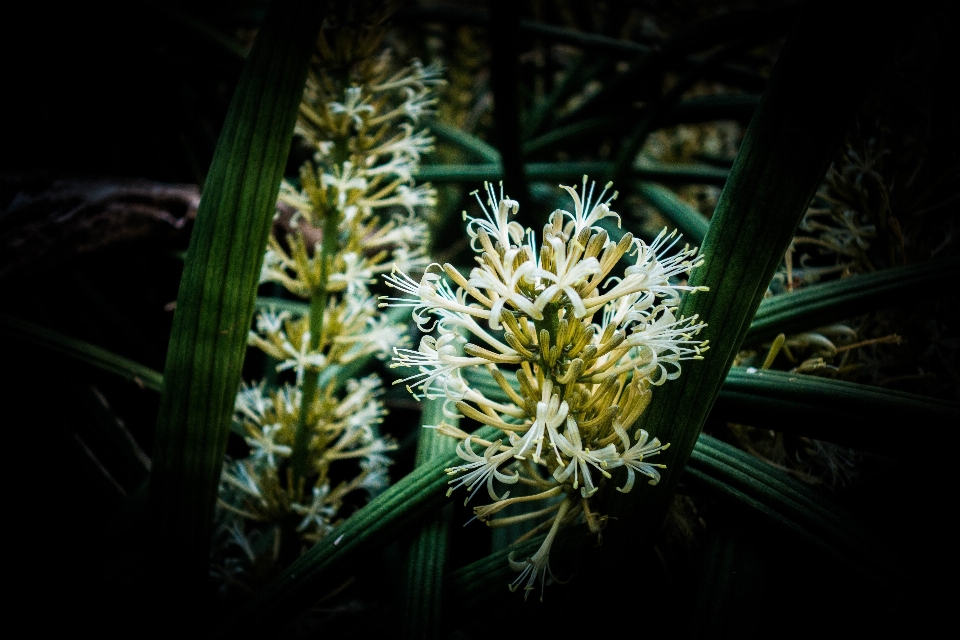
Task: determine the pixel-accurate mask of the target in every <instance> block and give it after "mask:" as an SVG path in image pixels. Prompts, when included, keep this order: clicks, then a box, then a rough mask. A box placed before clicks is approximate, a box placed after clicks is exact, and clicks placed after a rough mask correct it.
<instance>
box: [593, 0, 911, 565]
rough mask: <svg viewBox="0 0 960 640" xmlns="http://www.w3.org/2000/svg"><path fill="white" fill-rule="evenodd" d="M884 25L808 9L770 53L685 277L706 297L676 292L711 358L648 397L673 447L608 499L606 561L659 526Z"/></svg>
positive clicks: (880, 56) (867, 71) (885, 48)
mask: <svg viewBox="0 0 960 640" xmlns="http://www.w3.org/2000/svg"><path fill="white" fill-rule="evenodd" d="M892 22H893V21H892V20H891V16H890V15H889V12H883V11H879V12H877V13H876V14H872V15H871V17H870V19H869V23H868V24H867V23H863V22H862V21H861V16H857V18H856V21H852V19H848V18H847V17H846V14H841V15H837V16H834V18H833V19H830V18H829V17H825V16H824V15H822V12H820V11H809V12H807V13H806V15H805V17H804V18H803V19H802V20H801V21H800V24H798V25H797V29H796V32H795V33H794V35H793V36H792V37H791V38H790V39H789V40H788V42H787V45H786V46H785V48H784V50H783V52H782V53H781V54H780V58H779V59H778V61H777V65H776V67H775V68H774V71H773V74H772V76H771V79H770V83H769V85H768V87H767V90H766V91H765V92H764V95H763V99H762V101H761V103H760V106H759V107H758V108H757V111H756V113H755V115H754V118H753V120H752V121H751V123H750V126H749V128H748V129H747V133H746V136H745V138H744V141H743V143H742V145H741V148H740V152H739V154H738V156H737V160H736V162H735V164H734V167H733V169H732V171H731V175H730V179H729V180H728V181H727V185H726V187H725V188H724V191H723V194H722V195H721V197H720V201H719V203H718V205H717V209H716V212H715V213H714V216H713V219H712V221H711V225H710V229H709V231H708V232H707V237H706V239H705V242H704V246H703V257H704V258H705V264H704V265H703V266H702V267H700V268H699V269H697V270H696V271H694V273H693V275H692V277H691V280H690V284H692V285H695V286H707V287H709V289H710V290H709V293H698V294H696V295H688V296H686V297H685V299H684V300H683V302H682V304H681V307H680V311H679V313H680V314H681V315H683V316H692V315H694V314H697V315H699V316H700V318H702V319H703V320H704V321H706V322H708V323H709V326H708V327H707V329H706V330H705V331H704V332H703V334H702V335H701V337H702V338H706V339H709V341H710V351H709V352H708V353H707V354H706V360H704V361H703V362H688V363H686V364H685V365H684V368H683V374H682V375H681V376H680V378H679V379H677V380H674V381H670V382H668V383H667V384H665V385H663V386H661V387H657V388H656V389H655V391H654V394H653V401H652V402H651V405H650V407H649V408H648V410H647V412H646V413H645V415H644V417H643V426H644V428H646V429H647V431H649V432H650V433H652V434H654V435H656V436H657V437H659V438H660V440H661V441H664V442H669V443H671V446H670V448H669V449H667V450H666V451H665V452H664V455H662V456H661V458H662V459H660V460H658V462H662V463H665V464H666V465H667V469H666V473H665V474H664V477H663V480H662V481H661V483H660V484H659V485H658V486H656V487H649V486H647V485H643V486H640V487H638V489H639V490H637V489H635V490H634V492H633V493H631V494H630V495H628V496H619V495H618V496H613V497H612V499H611V500H609V504H608V505H607V506H606V507H607V508H606V512H607V513H609V514H610V515H611V516H614V517H616V518H618V520H617V521H616V526H613V527H608V532H607V534H605V544H604V554H605V555H606V559H607V561H609V562H619V561H620V559H621V558H622V557H624V556H625V555H626V554H627V553H628V548H629V547H630V546H631V545H632V544H635V541H636V536H637V534H638V533H639V532H640V529H641V528H642V530H643V531H645V532H646V533H648V534H650V533H653V532H655V531H656V530H657V529H659V526H660V523H661V522H662V520H663V516H664V514H665V513H666V510H667V507H668V505H669V504H670V500H671V496H672V494H673V491H674V490H675V488H676V485H677V483H678V482H679V479H680V475H681V473H682V472H683V469H684V467H685V465H686V463H687V460H688V458H689V456H690V454H691V452H692V451H693V447H694V444H695V443H696V440H697V436H698V435H699V433H700V429H701V427H702V425H703V423H704V422H705V420H706V418H707V415H708V414H709V413H710V410H711V408H712V406H713V402H714V399H715V398H716V396H717V394H718V393H719V391H720V386H721V385H722V384H723V381H724V379H725V377H726V374H727V371H728V370H729V368H730V365H731V364H732V362H733V358H734V356H735V355H736V353H737V350H738V349H739V347H740V344H741V343H742V342H743V339H744V337H745V335H746V333H747V329H748V327H749V325H750V320H751V318H753V316H754V314H755V313H756V310H757V307H758V306H759V305H760V300H761V299H762V297H763V294H764V291H765V290H766V288H767V283H769V281H770V278H771V277H772V276H773V273H774V271H775V269H776V267H777V265H778V264H779V263H780V260H781V258H782V256H783V253H784V251H785V249H786V247H787V245H788V244H789V242H790V240H791V238H792V237H793V235H794V232H795V230H796V227H797V224H798V223H799V221H800V218H801V217H802V215H803V213H804V211H805V210H806V208H807V205H808V203H809V202H810V199H811V198H812V197H813V194H814V193H815V191H816V189H817V186H818V185H819V184H820V181H821V180H822V178H823V175H824V172H825V171H826V169H827V166H828V165H829V162H830V160H831V158H832V156H833V153H834V150H835V149H836V147H837V145H838V144H839V142H840V140H841V139H842V137H843V135H844V133H845V132H846V130H847V127H848V126H849V124H850V122H851V121H852V119H853V117H854V115H855V114H856V111H857V109H858V108H859V106H860V104H861V102H862V100H863V97H864V95H865V93H866V91H867V90H868V89H869V88H870V86H871V85H872V84H873V81H874V80H875V79H876V77H877V76H878V73H879V71H880V70H882V69H883V68H884V67H885V63H886V62H887V61H888V60H887V58H888V57H889V52H891V51H892V45H891V41H890V34H891V30H892ZM834 34H838V35H837V36H835V35H834ZM839 34H843V36H842V37H840V36H839ZM827 43H829V45H827ZM824 85H827V86H829V90H828V91H823V90H822V89H823V87H824ZM641 511H642V512H643V513H644V517H643V519H642V522H641V518H640V516H639V514H640V512H641Z"/></svg>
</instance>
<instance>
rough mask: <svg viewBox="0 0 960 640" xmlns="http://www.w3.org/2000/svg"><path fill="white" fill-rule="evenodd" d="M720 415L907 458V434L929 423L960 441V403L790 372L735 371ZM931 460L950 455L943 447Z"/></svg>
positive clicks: (939, 435) (940, 434)
mask: <svg viewBox="0 0 960 640" xmlns="http://www.w3.org/2000/svg"><path fill="white" fill-rule="evenodd" d="M714 411H715V414H716V416H717V417H719V418H721V419H722V420H725V421H727V422H739V423H742V424H748V425H750V426H753V427H760V428H767V429H776V430H778V431H783V432H784V433H790V434H794V435H798V436H806V437H809V438H818V439H820V440H826V441H828V442H833V443H834V444H840V445H845V446H850V447H855V448H857V449H863V450H866V451H873V452H876V453H882V454H885V455H889V456H891V457H896V456H899V455H902V440H903V436H904V434H905V433H908V432H909V431H910V430H911V427H912V426H913V425H916V424H923V425H925V426H924V429H925V430H926V431H927V432H928V433H930V434H931V435H933V434H935V436H934V437H935V439H936V441H937V442H939V443H941V445H944V444H945V443H954V442H956V441H957V439H958V438H957V429H956V427H955V425H957V424H960V405H958V404H957V403H956V402H947V401H944V400H937V399H936V398H925V397H923V396H918V395H915V394H911V393H904V392H900V391H893V390H890V389H883V388H880V387H871V386H868V385H864V384H856V383H853V382H844V381H842V380H829V379H824V378H818V377H816V376H806V375H799V374H793V373H787V372H784V371H769V370H767V371H757V370H747V369H742V368H733V369H731V370H730V372H729V373H728V374H727V377H726V380H725V381H724V383H723V388H722V389H721V390H720V396H719V398H717V404H716V407H715V409H714ZM937 449H938V450H937V451H932V452H930V453H929V454H926V455H928V456H930V455H933V456H935V457H936V456H940V455H943V456H946V455H950V454H949V452H951V451H952V450H953V449H952V447H950V446H940V447H938V448H937Z"/></svg>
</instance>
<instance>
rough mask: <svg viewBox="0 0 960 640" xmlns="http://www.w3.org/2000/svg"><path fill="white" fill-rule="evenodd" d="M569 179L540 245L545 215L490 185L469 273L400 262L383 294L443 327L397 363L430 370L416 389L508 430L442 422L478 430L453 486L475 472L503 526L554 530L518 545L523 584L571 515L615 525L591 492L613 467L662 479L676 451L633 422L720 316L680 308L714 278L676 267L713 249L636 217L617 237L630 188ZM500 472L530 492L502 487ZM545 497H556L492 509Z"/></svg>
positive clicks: (486, 516)
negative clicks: (644, 228)
mask: <svg viewBox="0 0 960 640" xmlns="http://www.w3.org/2000/svg"><path fill="white" fill-rule="evenodd" d="M609 187H610V185H607V189H608V188H609ZM563 189H565V190H566V191H567V192H568V193H569V194H570V196H571V197H572V198H573V205H574V206H573V212H572V213H571V212H568V211H564V210H557V211H554V212H553V214H552V215H551V216H550V219H549V222H548V224H547V225H546V226H545V228H544V234H543V239H542V242H541V243H540V246H539V247H538V246H537V244H536V242H535V238H534V234H533V231H532V230H529V229H528V230H525V229H523V228H522V227H521V226H520V225H519V224H518V223H516V222H512V221H510V220H509V216H510V215H511V214H514V213H516V211H517V210H518V207H519V205H518V204H517V202H515V201H513V200H510V199H509V198H506V197H504V196H503V194H502V191H501V194H500V197H499V198H498V197H496V195H495V193H494V191H493V189H492V188H491V187H490V185H487V197H488V199H487V205H488V206H489V209H488V207H487V206H484V203H483V202H482V201H481V200H480V198H479V196H477V200H478V202H480V207H481V209H482V210H483V217H477V218H473V217H470V216H467V214H466V213H464V218H465V219H466V220H467V232H468V234H469V235H470V238H471V241H472V246H473V249H474V250H475V252H476V253H477V254H478V255H477V257H476V260H477V264H478V266H476V267H474V268H473V270H472V271H471V272H470V274H469V276H464V275H463V274H461V273H460V272H458V271H457V270H456V269H455V268H454V267H453V266H451V265H450V264H444V265H438V264H434V265H431V266H430V267H429V268H428V269H427V272H426V274H425V275H424V276H423V278H422V279H421V280H420V281H419V282H417V281H415V280H413V279H411V278H410V277H408V276H407V275H405V274H404V273H403V272H402V271H401V270H400V269H396V268H395V269H394V272H393V273H392V274H391V275H389V276H387V277H386V281H387V283H388V284H389V285H390V286H392V287H393V288H395V289H398V290H400V291H401V292H403V293H404V294H406V297H392V298H381V299H382V300H384V302H383V303H382V304H388V305H393V306H408V307H412V309H413V317H414V319H415V320H416V322H417V324H418V326H419V327H420V328H421V330H423V331H426V332H431V331H433V330H434V329H436V332H437V335H436V337H434V336H430V335H428V336H424V337H423V338H422V339H421V341H420V347H419V349H417V350H411V349H404V348H397V349H394V353H395V358H394V363H393V364H392V365H391V366H394V367H415V368H416V369H417V370H418V372H417V373H414V374H412V375H410V376H409V377H407V378H404V379H403V380H401V381H400V382H406V383H408V384H409V385H410V386H408V388H410V389H411V392H414V393H415V395H416V391H417V390H418V391H419V394H422V395H423V396H426V397H446V398H447V399H448V400H449V403H450V404H451V405H452V406H455V407H456V410H457V411H458V412H459V413H460V414H462V415H464V416H466V417H469V418H472V419H474V420H477V421H478V422H481V423H483V424H486V425H490V426H493V427H496V428H497V429H499V430H500V431H501V432H502V433H503V434H504V437H503V438H501V439H498V440H496V441H493V442H489V441H484V440H479V439H477V438H475V437H473V436H470V435H468V434H466V433H465V432H463V431H460V430H459V429H456V428H454V427H451V426H449V425H445V424H444V425H440V429H441V431H442V432H443V433H446V434H448V435H452V436H455V437H458V438H460V439H462V442H461V443H460V444H459V445H458V448H457V454H458V455H459V457H460V458H461V459H462V460H463V461H464V464H462V465H460V466H457V467H454V468H451V469H448V473H450V474H451V475H455V476H457V477H456V478H455V479H453V480H451V485H452V487H451V491H452V490H454V489H456V488H459V487H464V488H466V489H467V490H468V491H470V495H469V496H468V498H467V500H468V501H469V500H470V499H471V498H472V497H473V496H474V495H475V494H476V493H477V492H478V491H479V490H480V488H481V487H485V488H486V491H487V494H488V495H489V496H490V498H491V500H493V501H494V502H493V504H490V505H485V506H480V507H476V508H475V513H476V515H477V517H478V518H479V519H480V520H483V521H486V522H487V524H488V525H490V526H506V525H507V524H514V523H516V522H519V521H523V520H530V521H533V522H537V524H536V525H535V526H534V528H533V529H532V530H531V531H530V532H529V533H528V534H527V536H531V535H534V534H536V533H539V532H542V531H547V532H548V533H547V538H546V540H545V541H544V543H543V544H542V546H541V547H540V550H539V551H538V552H537V553H535V554H534V555H533V556H532V557H530V558H529V559H526V560H524V561H519V562H517V561H511V564H512V566H513V567H514V568H515V569H516V570H519V571H522V573H521V574H520V576H519V577H518V578H517V580H516V581H515V582H514V583H513V585H512V587H513V588H516V587H518V586H519V585H520V584H522V583H523V582H524V581H526V585H525V589H526V590H527V592H528V593H529V591H530V590H532V589H533V587H534V583H535V582H536V580H537V578H538V577H539V578H540V579H541V581H545V580H546V576H547V573H548V572H549V564H548V562H549V551H550V547H551V545H552V543H553V540H554V538H555V536H556V534H557V531H558V530H559V528H560V527H561V526H563V525H565V524H569V523H573V522H575V521H578V520H579V519H584V520H586V521H587V523H588V524H589V525H590V527H591V529H592V530H594V531H595V532H596V531H599V528H600V526H601V524H602V521H603V519H602V518H601V517H599V516H598V515H597V514H596V512H595V511H594V510H593V509H591V507H590V500H591V498H593V497H594V495H595V494H596V493H597V492H598V491H599V490H601V488H602V487H603V486H605V485H606V484H607V483H606V482H605V481H606V479H609V478H611V471H613V470H614V469H617V468H619V467H624V468H625V470H626V480H625V483H624V485H623V486H620V487H616V489H617V490H618V491H622V492H628V491H630V490H631V489H632V488H633V486H634V483H635V481H636V475H637V474H640V475H643V476H645V477H646V478H648V479H649V483H650V484H655V483H656V482H657V481H658V480H659V479H660V474H659V471H658V467H661V466H662V465H658V464H653V463H650V462H648V459H649V458H650V457H652V456H654V455H656V454H657V453H659V452H660V451H661V450H663V449H664V448H666V447H667V446H669V445H666V444H661V443H660V441H659V440H657V439H656V438H652V439H651V438H650V435H649V434H648V433H647V432H646V431H643V430H642V429H638V430H637V431H636V433H635V434H634V437H633V439H631V437H630V434H629V431H630V429H631V428H632V427H633V425H634V424H635V423H636V422H637V420H638V418H639V417H640V415H641V413H642V412H643V410H644V409H645V408H646V406H647V404H648V402H649V400H650V395H651V391H650V388H651V387H652V386H657V385H661V384H663V383H665V382H666V381H667V380H672V379H675V378H676V377H678V376H679V375H680V362H681V361H682V360H687V359H699V358H701V355H700V354H701V353H702V352H703V351H704V350H705V349H706V344H705V343H704V342H701V341H698V340H694V339H693V336H694V335H696V334H697V333H698V332H699V331H700V330H701V329H702V328H703V327H704V326H705V325H704V324H703V323H698V322H697V318H696V317H692V318H682V317H681V318H677V317H676V315H675V311H676V307H677V305H678V304H679V299H680V292H681V291H690V292H693V291H697V290H703V288H696V287H690V286H686V285H682V284H677V283H675V280H676V278H677V277H679V276H681V275H682V274H684V273H686V272H688V271H689V270H690V269H693V268H694V267H697V266H699V264H701V263H700V262H698V261H696V260H697V259H696V253H697V250H696V249H691V248H690V247H687V246H684V247H683V248H682V249H679V250H678V251H676V252H673V253H671V251H673V249H674V247H675V245H676V243H677V239H676V238H675V235H676V234H675V233H674V234H667V233H666V231H664V232H663V233H662V234H660V236H658V237H657V238H656V240H654V242H653V243H652V244H650V245H647V244H645V243H644V242H642V241H641V240H639V239H637V238H634V237H633V236H632V235H631V234H629V233H627V234H625V235H624V236H623V238H622V239H621V240H620V241H619V242H615V241H613V240H610V239H609V238H608V235H607V232H606V231H604V230H603V229H602V228H601V227H600V226H598V224H597V223H598V222H599V221H600V220H601V219H603V218H606V217H608V216H613V217H617V220H618V221H619V217H618V216H617V214H616V213H614V212H613V211H611V210H610V207H609V204H610V202H611V201H612V200H613V199H614V198H615V197H616V193H614V194H613V195H612V196H611V197H609V198H605V196H606V194H607V189H604V190H603V192H602V193H600V195H599V197H598V198H596V200H594V198H593V195H594V194H593V192H594V185H592V184H591V185H590V186H589V188H588V186H587V178H586V177H584V180H583V185H582V188H581V190H580V191H579V192H578V191H577V189H576V188H571V187H563ZM623 258H627V259H629V261H630V262H631V263H632V264H630V266H628V267H627V268H626V270H625V272H624V275H623V277H617V276H611V275H610V272H611V270H612V269H613V268H614V267H615V266H616V265H617V264H618V262H619V261H620V260H621V259H623ZM444 274H445V275H446V276H447V277H448V278H449V279H450V280H451V281H452V282H453V283H454V284H455V285H456V287H457V288H456V290H454V289H453V288H452V287H451V285H449V284H448V283H447V282H446V281H445V280H444V279H443V275H444ZM508 375H509V376H510V377H511V378H514V379H515V384H514V383H512V381H510V380H509V379H508ZM484 376H485V377H486V378H487V380H488V381H490V383H491V384H492V388H493V389H495V393H491V392H490V389H491V384H488V385H486V387H484V386H483V385H479V384H475V383H474V382H475V381H477V380H479V379H481V378H482V377H484ZM483 388H486V389H487V392H486V393H485V392H484V391H483V390H482V389H483ZM478 445H479V447H480V449H479V450H478V449H475V447H476V446H478ZM498 485H511V486H513V487H514V488H515V489H519V490H520V491H519V493H520V494H521V495H519V496H517V497H513V498H511V497H509V495H510V492H509V491H507V492H504V493H503V495H500V494H499V493H498V491H500V489H499V487H498ZM533 501H539V502H540V504H541V505H543V504H545V505H546V506H543V507H542V508H536V509H534V510H532V511H530V512H529V513H527V514H524V515H521V516H511V517H509V518H501V519H499V520H498V519H491V516H493V515H494V514H496V513H498V512H499V511H501V510H502V509H504V508H506V507H508V506H511V505H515V504H524V505H529V504H530V503H531V502H533ZM527 536H524V538H526V537H527Z"/></svg>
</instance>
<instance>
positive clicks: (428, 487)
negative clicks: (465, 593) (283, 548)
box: [220, 427, 499, 638]
mask: <svg viewBox="0 0 960 640" xmlns="http://www.w3.org/2000/svg"><path fill="white" fill-rule="evenodd" d="M498 433H499V432H498V431H497V430H496V429H494V428H493V427H483V428H481V429H479V430H478V431H476V432H475V436H476V437H478V438H483V439H491V438H496V436H497V434H498ZM460 463H462V460H460V458H458V457H457V456H456V455H447V456H440V457H438V458H435V459H431V460H430V461H429V462H426V463H424V464H422V465H420V466H418V467H417V468H416V469H414V470H413V471H412V472H411V473H409V474H407V475H406V476H404V477H403V478H402V479H400V480H399V481H397V482H396V483H394V484H393V486H391V487H390V488H389V489H387V490H386V491H384V492H383V493H381V494H380V495H379V496H377V497H376V498H374V499H373V500H371V501H370V502H369V503H368V504H367V505H366V506H365V507H363V508H362V509H360V510H359V511H357V512H356V513H354V514H353V515H352V516H350V517H349V518H347V520H345V521H344V522H342V523H341V524H339V525H337V527H336V529H334V530H333V532H331V533H330V534H329V535H328V536H327V537H325V538H324V539H323V540H321V541H320V542H319V543H317V544H316V545H314V546H313V548H311V549H310V550H309V551H307V552H306V553H305V554H303V555H302V556H301V557H300V559H298V560H297V561H296V562H294V563H293V564H292V565H291V566H289V567H288V568H287V569H285V570H284V571H283V573H281V574H280V575H279V576H278V577H276V578H275V579H274V580H272V581H271V582H270V584H268V585H267V586H265V587H264V588H263V589H262V590H261V591H260V592H259V593H258V594H257V596H256V597H255V598H254V599H253V600H252V601H251V602H250V603H249V604H248V606H246V607H245V608H244V610H243V613H242V614H241V615H238V616H237V617H236V618H235V619H232V620H230V621H229V623H228V624H226V625H225V626H224V628H223V629H222V631H221V634H220V637H223V638H236V637H238V636H239V637H250V638H262V637H265V636H270V635H271V634H273V633H275V632H276V628H277V621H278V620H280V621H283V620H293V618H294V617H295V616H297V615H299V614H300V613H302V612H303V611H305V610H306V609H307V608H308V607H309V606H310V605H312V604H313V603H314V602H316V601H317V599H318V598H320V597H321V596H322V595H324V593H325V590H327V591H329V590H331V589H332V588H333V586H335V585H337V584H340V582H342V580H343V576H344V574H345V572H347V571H349V568H350V562H351V560H352V559H353V558H356V557H357V554H361V553H372V552H373V550H375V549H377V548H378V546H379V545H382V544H384V543H385V542H387V541H389V540H391V539H393V538H394V537H395V536H396V535H398V534H399V533H401V532H403V531H405V530H408V529H409V528H410V527H413V526H416V525H419V524H422V523H423V522H425V521H426V520H427V519H429V518H430V517H431V516H432V515H433V514H435V513H436V510H437V508H439V507H441V506H442V505H443V504H444V499H445V498H444V494H445V493H446V491H447V489H448V476H447V474H445V473H444V469H446V468H448V467H452V466H456V465H458V464H460Z"/></svg>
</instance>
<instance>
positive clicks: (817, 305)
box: [746, 257, 960, 341]
mask: <svg viewBox="0 0 960 640" xmlns="http://www.w3.org/2000/svg"><path fill="white" fill-rule="evenodd" d="M958 277H960V259H958V258H955V257H952V258H945V259H940V260H931V261H929V262H921V263H919V264H912V265H909V266H906V267H893V268H891V269H884V270H882V271H875V272H873V273H865V274H860V275H855V276H850V277H848V278H842V279H840V280H833V281H831V282H825V283H822V284H814V285H811V286H809V287H804V288H803V289H798V290H796V291H790V292H788V293H782V294H780V295H777V296H774V297H772V298H767V299H765V300H764V301H763V302H761V303H760V308H759V309H758V310H757V314H756V315H755V316H754V317H753V321H752V322H751V323H750V330H749V331H748V332H747V338H746V339H747V340H751V341H755V340H769V339H771V338H773V337H775V336H776V335H777V334H778V333H788V334H789V333H796V332H798V331H804V330H809V329H811V328H814V327H820V326H823V325H826V324H830V323H832V322H839V321H841V320H847V319H849V318H853V317H855V316H858V315H862V314H864V313H867V312H870V311H878V310H881V309H886V308H888V307H891V306H895V305H897V304H899V303H900V301H902V300H904V299H906V298H907V297H908V296H909V297H911V298H915V299H920V298H921V297H923V296H931V297H933V296H936V295H937V294H938V293H946V292H945V291H944V286H943V283H944V282H954V281H956V280H957V278H958Z"/></svg>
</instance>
